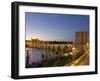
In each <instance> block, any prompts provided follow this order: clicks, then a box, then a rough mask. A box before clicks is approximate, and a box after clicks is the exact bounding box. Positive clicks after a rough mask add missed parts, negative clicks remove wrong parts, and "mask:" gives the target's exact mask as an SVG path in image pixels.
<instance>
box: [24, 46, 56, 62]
mask: <svg viewBox="0 0 100 81" xmlns="http://www.w3.org/2000/svg"><path fill="white" fill-rule="evenodd" d="M27 51H29V52H28V53H29V64H32V63H40V62H41V61H42V60H43V55H44V56H45V57H47V58H48V59H50V58H55V57H57V56H58V55H56V54H54V53H53V52H52V51H50V50H47V49H46V50H45V49H42V48H26V52H25V53H26V56H27Z"/></svg>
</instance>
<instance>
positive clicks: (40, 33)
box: [25, 12, 89, 41]
mask: <svg viewBox="0 0 100 81" xmlns="http://www.w3.org/2000/svg"><path fill="white" fill-rule="evenodd" d="M25 23H26V24H25V25H26V40H30V39H31V38H32V39H40V40H46V41H54V40H55V41H57V40H58V41H73V40H74V37H75V32H77V31H85V32H89V16H88V15H70V14H50V13H31V12H26V13H25Z"/></svg>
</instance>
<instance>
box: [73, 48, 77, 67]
mask: <svg viewBox="0 0 100 81" xmlns="http://www.w3.org/2000/svg"><path fill="white" fill-rule="evenodd" d="M75 50H76V48H75V47H72V53H73V65H74V61H75Z"/></svg>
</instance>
